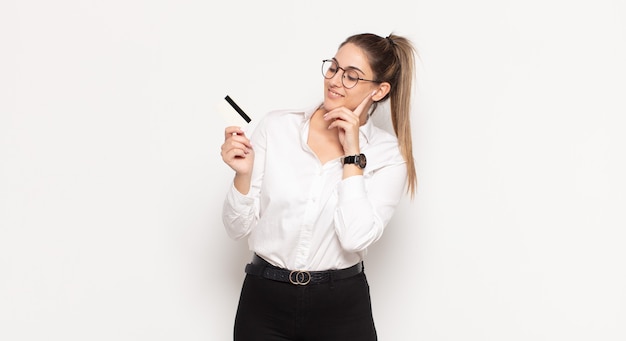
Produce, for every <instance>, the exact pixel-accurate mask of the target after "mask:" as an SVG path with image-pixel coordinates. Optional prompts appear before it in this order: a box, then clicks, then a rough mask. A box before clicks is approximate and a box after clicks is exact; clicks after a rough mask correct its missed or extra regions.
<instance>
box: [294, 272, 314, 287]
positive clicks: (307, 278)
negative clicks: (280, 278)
mask: <svg viewBox="0 0 626 341" xmlns="http://www.w3.org/2000/svg"><path fill="white" fill-rule="evenodd" d="M289 282H291V284H295V285H307V284H309V282H311V274H310V273H309V272H308V271H299V270H294V271H292V272H290V273H289Z"/></svg>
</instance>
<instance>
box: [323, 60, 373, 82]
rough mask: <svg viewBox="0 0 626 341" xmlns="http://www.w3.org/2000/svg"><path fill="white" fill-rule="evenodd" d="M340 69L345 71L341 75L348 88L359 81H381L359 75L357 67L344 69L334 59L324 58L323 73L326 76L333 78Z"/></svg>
mask: <svg viewBox="0 0 626 341" xmlns="http://www.w3.org/2000/svg"><path fill="white" fill-rule="evenodd" d="M339 70H342V71H343V75H341V84H343V86H344V87H345V88H346V89H352V88H354V87H355V86H356V85H357V84H358V83H359V81H364V82H374V83H380V81H375V80H371V79H365V78H361V77H359V73H358V72H357V71H356V70H355V69H353V68H347V69H344V68H342V67H341V66H339V64H337V62H336V61H335V60H334V59H324V60H323V61H322V75H324V78H326V79H331V78H333V77H335V74H337V72H339Z"/></svg>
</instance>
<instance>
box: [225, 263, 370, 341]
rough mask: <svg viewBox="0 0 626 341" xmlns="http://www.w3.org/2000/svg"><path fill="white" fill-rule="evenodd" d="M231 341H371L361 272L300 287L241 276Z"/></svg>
mask: <svg viewBox="0 0 626 341" xmlns="http://www.w3.org/2000/svg"><path fill="white" fill-rule="evenodd" d="M234 336H235V338H234V339H235V341H279V340H280V341H335V340H337V341H339V340H341V341H351V340H355V341H375V340H377V336H376V328H375V327H374V320H373V318H372V308H371V301H370V292H369V285H368V283H367V279H366V277H365V273H360V274H358V275H356V276H354V277H350V278H348V279H343V280H335V281H332V282H327V283H323V284H309V285H306V286H301V285H294V284H291V283H285V282H277V281H273V280H270V279H265V278H262V277H258V276H254V275H250V274H248V275H246V278H245V280H244V283H243V287H242V289H241V297H240V299H239V306H238V309H237V316H236V318H235V330H234Z"/></svg>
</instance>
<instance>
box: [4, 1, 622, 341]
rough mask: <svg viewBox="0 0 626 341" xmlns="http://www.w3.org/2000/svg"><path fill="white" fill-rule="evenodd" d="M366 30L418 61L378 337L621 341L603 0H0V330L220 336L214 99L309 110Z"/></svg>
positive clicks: (221, 269) (616, 45) (71, 336)
mask: <svg viewBox="0 0 626 341" xmlns="http://www.w3.org/2000/svg"><path fill="white" fill-rule="evenodd" d="M364 31H367V32H374V33H377V34H380V35H387V34H388V33H390V32H391V31H395V32H396V33H398V34H403V35H406V36H407V37H409V38H410V39H412V40H413V41H414V42H415V44H416V46H417V48H418V49H419V51H420V54H421V62H420V64H419V87H418V89H417V91H416V95H417V97H416V102H415V106H414V109H415V114H414V117H413V120H414V121H413V122H414V133H415V148H416V150H415V156H416V158H417V168H418V176H419V179H420V188H419V192H418V194H417V197H416V199H415V200H414V201H409V200H408V199H406V200H404V201H403V202H402V204H401V205H400V207H399V208H398V211H397V214H396V216H395V217H394V219H393V221H392V222H391V224H390V226H389V227H388V230H387V233H386V235H385V236H384V237H383V239H382V240H381V241H380V242H379V244H377V245H375V246H374V247H373V248H372V249H371V252H370V255H369V257H368V263H367V271H368V274H369V277H370V284H371V286H372V299H373V305H374V313H375V318H376V322H377V327H378V330H379V336H380V339H381V340H427V341H439V340H453V341H457V340H480V341H483V340H498V341H500V340H507V341H517V340H520V341H521V340H524V341H525V340H534V341H535V340H603V341H609V340H626V289H625V288H626V271H625V270H624V269H625V267H626V262H625V261H626V248H624V244H625V243H626V232H625V228H626V218H625V216H624V211H625V208H626V196H625V194H624V193H625V191H626V181H625V180H624V174H626V156H625V155H626V152H625V146H626V137H624V135H623V133H622V131H623V130H624V128H625V127H626V125H625V124H624V121H625V120H624V117H626V103H625V94H626V66H625V65H626V63H625V61H626V4H625V3H624V2H623V1H620V0H614V1H610V0H596V1H565V0H563V1H558V0H541V1H539V0H530V1H528V0H525V1H513V0H511V1H497V0H491V1H490V0H478V1H460V0H447V1H434V0H420V1H416V2H407V1H395V0H387V1H384V2H381V1H370V0H361V1H344V2H329V3H320V2H315V3H313V2H310V3H304V2H298V1H286V0H283V1H230V2H224V3H221V4H219V5H216V4H214V2H210V1H198V0H183V1H180V0H179V1H171V0H162V1H147V0H143V1H141V0H124V1H121V0H113V1H79V0H74V1H71V0H62V1H37V0H25V1H17V0H13V1H12V0H9V1H3V2H2V3H1V4H0V339H2V340H107V341H108V340H229V339H231V330H232V321H233V317H234V313H235V309H236V305H237V300H238V295H239V289H240V286H241V281H242V279H243V266H244V264H245V262H246V261H247V260H248V259H249V253H248V251H247V246H246V243H245V242H233V241H231V240H229V239H228V238H227V236H226V234H225V232H224V230H223V227H222V224H221V218H220V210H221V203H222V199H223V197H224V193H225V191H226V188H227V186H228V185H229V182H230V179H231V176H232V173H231V171H230V169H228V168H227V167H226V166H225V165H223V164H222V163H221V159H220V156H219V146H220V144H221V140H222V129H223V126H224V124H223V121H222V120H221V118H220V117H219V115H217V114H216V113H215V111H214V109H213V108H214V105H215V103H217V102H218V100H220V99H221V98H223V97H224V96H225V95H226V94H229V95H231V96H232V97H233V98H235V99H236V100H237V101H238V102H239V103H240V104H241V105H242V106H243V107H244V108H245V109H246V110H247V111H249V112H250V113H251V114H252V115H253V116H257V117H260V116H261V115H263V114H264V113H265V112H266V111H267V110H270V109H275V108H284V107H301V106H305V105H309V104H311V103H312V102H313V101H315V100H317V99H319V98H321V95H322V92H321V83H322V80H321V77H320V76H319V64H320V60H321V59H323V58H327V57H329V56H332V55H333V54H334V52H335V49H336V47H337V45H338V44H339V43H340V42H341V41H342V40H343V39H344V38H345V37H346V36H348V35H350V34H353V33H357V32H364Z"/></svg>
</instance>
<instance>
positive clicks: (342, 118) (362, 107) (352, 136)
mask: <svg viewBox="0 0 626 341" xmlns="http://www.w3.org/2000/svg"><path fill="white" fill-rule="evenodd" d="M374 94H375V92H372V93H369V94H367V96H366V97H365V98H364V99H363V101H362V102H361V103H360V104H359V106H358V107H356V109H354V111H352V110H350V109H348V108H346V107H339V108H335V109H333V110H331V111H329V112H327V113H326V114H325V115H324V119H325V120H327V121H328V120H332V121H333V122H332V123H331V124H330V125H329V126H328V129H334V128H337V133H338V134H339V142H341V145H342V146H343V152H344V154H345V155H354V154H358V153H360V152H361V150H360V147H359V127H360V126H361V117H362V116H363V115H367V114H366V113H365V111H366V109H367V108H369V106H370V104H371V101H372V96H373V95H374Z"/></svg>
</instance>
